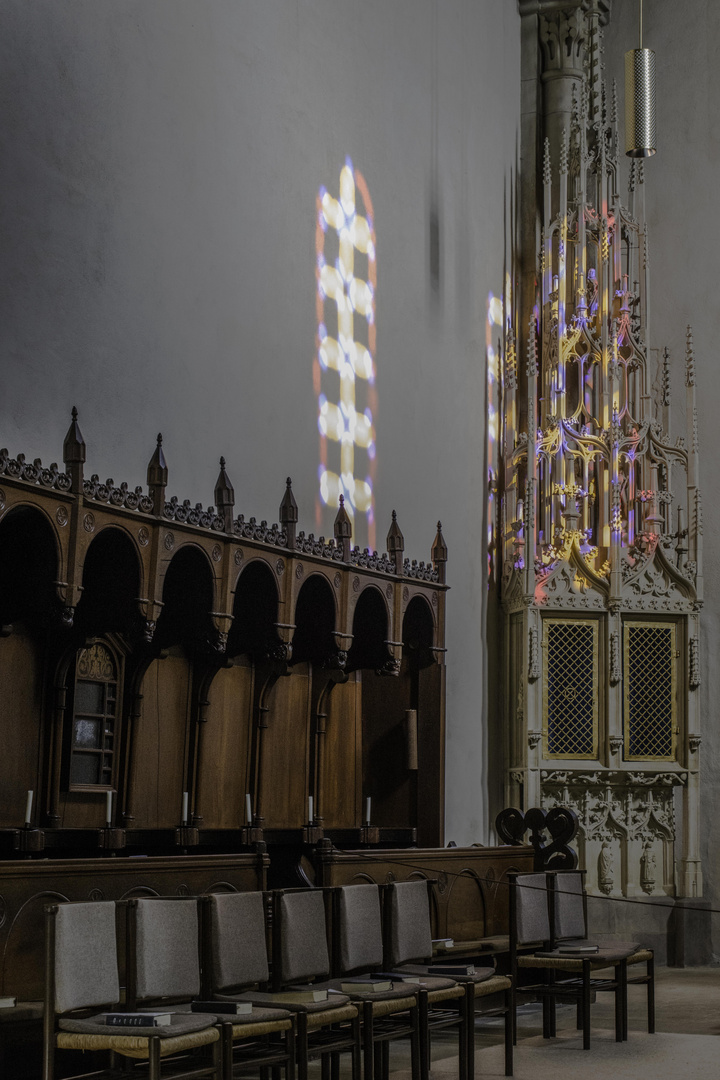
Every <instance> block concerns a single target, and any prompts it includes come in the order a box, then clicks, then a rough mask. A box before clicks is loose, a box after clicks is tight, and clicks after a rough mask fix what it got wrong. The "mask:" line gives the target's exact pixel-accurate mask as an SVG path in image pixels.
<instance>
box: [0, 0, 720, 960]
mask: <svg viewBox="0 0 720 1080" xmlns="http://www.w3.org/2000/svg"><path fill="white" fill-rule="evenodd" d="M719 19H720V13H718V11H717V10H716V5H713V4H711V3H702V4H695V5H693V6H692V9H687V8H683V9H682V10H681V9H680V8H679V7H678V5H676V4H674V3H672V2H671V0H656V3H654V4H653V7H652V12H648V13H647V18H646V43H647V44H648V45H649V46H650V47H652V48H654V49H655V50H656V52H657V57H658V130H659V133H660V139H661V142H660V145H659V149H658V155H657V157H656V158H655V159H653V160H651V161H649V162H647V163H646V165H645V169H646V178H647V183H646V188H647V200H648V212H649V215H648V216H649V226H650V243H651V248H650V252H651V258H652V275H651V278H652V283H653V284H652V288H653V293H652V297H651V318H652V325H651V345H652V348H653V349H654V350H657V352H656V355H657V356H658V358H659V356H660V355H661V352H662V348H663V346H664V345H666V344H667V346H668V348H669V349H670V351H671V355H672V357H673V379H674V382H675V385H676V386H677V387H678V388H680V387H681V386H682V379H683V360H684V340H685V328H686V325H687V323H692V325H693V333H694V338H695V353H696V357H697V368H698V389H699V395H698V403H699V437H700V450H701V461H702V463H703V471H704V478H703V487H704V489H705V492H706V497H705V500H704V512H705V531H706V535H707V536H712V535H714V531H715V529H714V527H716V525H717V522H716V520H715V519H716V515H717V513H718V509H717V501H716V500H715V501H714V500H713V489H714V484H715V481H714V477H713V473H712V462H713V446H712V439H713V434H714V424H713V419H714V416H715V414H716V412H717V408H716V406H718V405H720V402H718V401H717V398H718V396H720V379H719V378H718V376H717V375H716V373H715V372H714V369H713V366H712V360H711V357H712V355H713V352H712V346H713V337H712V314H711V313H712V311H713V298H712V293H711V289H712V285H711V282H712V280H713V279H714V274H713V270H714V266H713V264H712V261H711V260H712V257H713V254H714V247H715V245H714V244H713V237H714V231H713V228H712V226H711V225H710V223H711V222H712V221H713V220H714V218H713V206H712V199H713V193H714V188H713V183H712V178H713V177H715V176H716V175H717V166H718V161H717V158H718V154H719V150H718V139H717V131H716V125H717V121H716V120H715V119H714V117H713V116H712V111H711V104H712V102H713V100H715V99H716V98H717V93H716V91H717V79H718V78H719V77H720V76H718V73H717V64H716V63H715V54H716V51H717V42H718V41H719V40H720V26H718V20H719ZM0 30H1V31H2V33H1V34H0V50H2V68H3V71H4V80H5V90H4V94H3V96H2V104H1V105H0V108H1V109H2V111H3V116H2V122H0V143H1V145H0V189H1V190H2V192H3V198H2V200H1V201H0V230H1V233H2V236H3V253H2V256H1V257H0V274H2V279H3V280H2V290H1V294H2V297H3V302H2V315H1V317H0V342H1V344H0V348H1V349H2V387H3V392H2V395H1V396H0V426H1V429H2V434H0V444H2V445H7V446H8V449H9V450H10V453H11V455H16V454H17V453H25V454H26V456H27V457H28V458H29V459H32V458H34V457H40V458H42V460H43V462H44V463H48V462H50V461H53V460H58V459H59V457H60V448H61V444H62V438H63V434H64V432H65V431H66V429H67V425H68V420H69V412H70V408H71V407H72V406H73V405H77V407H78V409H79V411H80V420H81V425H82V430H83V434H84V436H85V439H86V441H87V443H88V467H87V474H90V473H91V472H97V473H98V474H99V475H100V477H101V479H103V480H104V479H105V477H106V476H113V477H114V478H115V480H116V482H120V481H123V480H124V481H127V482H128V484H129V485H130V486H131V487H133V486H134V485H135V484H139V483H143V482H144V478H145V468H146V464H147V461H148V458H149V456H150V453H151V451H152V449H153V447H154V444H155V435H156V432H157V431H158V430H161V431H162V432H163V436H164V447H165V451H166V456H167V459H168V464H169V467H170V486H169V490H168V493H169V494H176V495H178V497H179V498H180V499H181V500H182V499H184V498H189V499H190V500H191V501H192V502H193V503H195V502H196V501H202V502H203V503H204V504H207V503H209V502H211V501H212V490H213V483H214V480H215V477H216V475H217V463H218V458H219V457H220V455H221V454H222V455H224V456H225V458H226V459H227V463H228V472H229V475H230V476H231V478H232V481H233V484H234V486H235V491H236V503H237V505H236V510H238V511H240V512H243V513H244V514H245V515H246V516H249V515H250V514H253V515H255V516H256V517H257V518H258V519H261V518H267V519H268V520H269V521H274V520H276V519H277V505H278V502H279V500H280V497H281V495H282V492H283V487H284V481H285V477H286V476H287V475H292V477H293V486H294V491H295V495H296V498H297V501H298V504H299V507H300V527H301V528H305V529H306V530H308V531H310V530H313V531H315V532H316V533H324V534H325V535H331V533H332V520H333V517H334V514H335V509H336V507H335V506H332V507H329V508H325V509H324V510H322V511H321V513H320V515H319V518H318V519H317V521H316V501H317V487H318V477H317V470H318V430H317V398H316V393H315V390H314V388H313V380H312V360H313V354H314V352H315V335H316V329H317V318H316V281H315V264H316V248H315V231H316V197H317V194H318V190H319V188H320V187H321V186H322V185H324V186H325V187H326V188H327V189H328V191H329V192H330V193H331V194H333V195H337V192H338V180H339V174H340V170H341V168H342V167H343V165H344V164H345V161H346V158H348V157H349V158H351V159H352V162H353V166H354V168H355V169H356V170H357V171H359V172H360V173H362V175H363V177H364V178H365V180H366V182H367V187H368V190H369V193H370V195H371V198H372V204H373V210H374V215H373V222H374V227H375V232H376V240H377V289H376V294H375V303H376V328H377V356H376V360H377V390H378V406H377V416H376V429H377V462H376V475H375V488H374V493H375V519H376V527H377V539H376V542H375V546H376V547H377V548H378V549H379V550H383V549H384V536H385V532H386V530H387V527H388V525H389V523H390V514H391V511H392V510H393V509H396V510H397V512H398V519H399V521H400V524H401V526H402V529H403V533H404V535H405V548H406V553H408V554H410V555H411V557H413V558H418V559H427V558H428V555H429V550H430V545H431V542H432V538H433V536H434V533H435V523H436V521H437V519H438V518H440V519H441V520H442V522H443V527H444V533H445V536H446V539H447V542H448V546H449V549H450V555H449V564H448V582H449V584H450V586H451V589H452V591H451V592H450V594H449V597H448V608H447V640H446V644H447V649H448V655H447V665H448V673H447V758H446V762H447V795H446V830H445V833H446V840H450V839H452V840H455V841H457V842H458V843H460V844H462V843H472V842H475V841H487V840H488V839H490V838H491V833H490V831H489V824H490V806H489V799H488V788H489V785H491V784H492V773H493V760H492V758H491V756H490V750H491V748H490V747H489V745H488V731H489V730H490V728H491V719H492V718H491V716H490V713H491V712H492V710H491V709H490V708H489V707H488V703H487V701H486V699H485V694H486V690H485V683H486V675H487V668H486V661H485V656H486V652H485V650H486V647H487V644H488V643H487V640H486V636H487V631H486V615H487V610H486V604H487V592H486V564H485V555H484V536H483V533H484V528H485V516H484V515H485V505H484V501H485V494H486V492H485V474H484V456H485V445H486V438H487V431H486V379H487V373H486V340H487V339H486V327H487V317H488V312H487V302H488V295H489V294H490V293H491V292H492V293H493V294H495V295H499V293H500V292H501V290H502V287H503V280H504V275H505V272H506V271H507V270H508V269H509V267H510V261H511V258H510V250H509V244H508V235H509V234H510V232H511V227H510V222H511V217H512V209H513V198H514V195H513V191H514V183H515V179H516V177H515V168H516V161H517V145H518V143H517V140H518V123H519V115H520V19H519V16H518V14H517V12H516V10H515V5H514V4H513V3H507V2H506V0H483V2H482V3H478V2H473V0H436V2H435V3H432V2H431V0H395V2H394V3H393V4H392V5H389V4H387V3H383V2H382V0H369V2H368V3H365V4H363V5H361V6H359V5H357V4H353V3H350V2H349V0H332V2H330V0H302V2H301V3H298V4H296V5H290V4H288V3H286V2H283V0H271V2H267V0H264V2H263V3H262V4H257V3H251V2H241V3H237V2H234V0H213V3H212V4H198V3H197V2H192V0H175V2H174V4H173V10H172V18H170V17H169V16H168V9H167V6H166V5H164V4H162V3H160V2H159V0H130V2H123V3H122V4H118V3H112V2H111V0H94V2H93V3H92V4H91V3H88V2H85V0H65V3H63V4H62V5H57V4H53V3H51V2H50V0H36V2H35V3H34V4H33V5H27V4H25V3H23V2H22V0H6V2H5V3H4V4H3V8H2V12H0ZM635 35H636V5H635V4H634V3H633V2H631V0H614V3H613V13H612V19H611V22H610V25H609V26H608V28H607V30H606V32H605V64H606V68H607V74H608V75H609V76H610V77H612V76H613V75H615V77H616V78H617V79H618V84H619V86H621V87H622V56H623V53H624V51H625V50H626V49H628V48H630V47H632V45H633V44H634V43H635ZM677 399H678V401H679V402H680V407H679V408H678V410H677V423H678V431H682V430H683V429H684V416H683V415H682V394H681V393H680V394H678V395H677ZM361 542H362V541H361ZM364 543H367V540H365V541H364ZM704 572H705V596H706V599H705V608H704V611H703V615H702V623H701V625H702V635H701V659H702V670H703V682H702V686H701V688H700V693H701V695H702V702H703V706H702V715H703V740H704V741H703V748H702V749H703V772H702V792H703V794H702V815H701V816H702V827H703V847H704V850H703V857H704V870H705V884H706V897H707V898H708V899H709V900H710V902H712V901H713V898H714V896H715V895H716V894H717V889H718V887H719V886H718V882H719V881H720V867H719V866H718V861H717V854H716V853H717V850H718V841H719V840H720V836H718V830H719V829H720V826H719V825H718V824H717V820H716V817H715V816H714V815H713V808H714V806H715V804H716V801H717V796H718V794H719V792H718V785H719V784H720V736H718V734H717V730H716V725H715V724H714V711H713V703H714V700H715V697H716V696H717V695H716V693H715V689H716V686H717V675H716V670H715V668H714V664H713V657H714V656H715V655H716V654H717V652H718V646H720V640H719V638H720V625H719V621H718V601H717V593H718V590H717V585H718V575H719V573H720V566H719V563H718V558H717V555H716V553H715V552H714V549H713V546H712V545H711V544H706V547H705V571H704ZM493 633H494V628H493V623H492V620H491V623H490V629H489V636H490V638H491V639H492V637H493ZM661 932H662V928H660V929H658V933H661ZM713 946H714V951H715V952H716V953H717V952H718V951H719V947H718V944H717V930H716V937H715V941H714V943H713Z"/></svg>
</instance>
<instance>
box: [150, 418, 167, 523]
mask: <svg viewBox="0 0 720 1080" xmlns="http://www.w3.org/2000/svg"><path fill="white" fill-rule="evenodd" d="M167 482H168V467H167V462H166V461H165V454H164V453H163V448H162V435H160V434H158V437H157V446H156V447H155V453H154V454H153V456H152V457H151V458H150V464H149V465H148V470H147V485H148V490H149V492H150V497H151V499H152V500H153V513H154V514H157V515H158V516H160V515H162V512H163V510H164V508H165V488H166V487H167Z"/></svg>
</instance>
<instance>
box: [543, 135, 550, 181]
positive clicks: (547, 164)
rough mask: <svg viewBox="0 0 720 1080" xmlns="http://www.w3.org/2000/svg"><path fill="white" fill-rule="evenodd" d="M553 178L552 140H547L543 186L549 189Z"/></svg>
mask: <svg viewBox="0 0 720 1080" xmlns="http://www.w3.org/2000/svg"><path fill="white" fill-rule="evenodd" d="M551 178H552V171H551V168H550V140H549V139H547V138H546V139H545V151H544V153H543V184H545V186H546V187H547V186H548V185H549V183H550V180H551Z"/></svg>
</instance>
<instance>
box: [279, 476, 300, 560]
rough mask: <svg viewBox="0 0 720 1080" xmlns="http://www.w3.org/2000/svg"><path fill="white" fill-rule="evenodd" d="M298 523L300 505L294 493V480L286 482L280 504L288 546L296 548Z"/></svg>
mask: <svg viewBox="0 0 720 1080" xmlns="http://www.w3.org/2000/svg"><path fill="white" fill-rule="evenodd" d="M297 522H298V504H297V503H296V502H295V496H294V495H293V491H292V478H291V477H289V476H288V478H287V480H286V481H285V494H284V495H283V497H282V502H281V503H280V524H281V525H282V527H283V528H284V530H285V533H286V535H287V546H288V547H289V548H294V547H295V526H296V525H297Z"/></svg>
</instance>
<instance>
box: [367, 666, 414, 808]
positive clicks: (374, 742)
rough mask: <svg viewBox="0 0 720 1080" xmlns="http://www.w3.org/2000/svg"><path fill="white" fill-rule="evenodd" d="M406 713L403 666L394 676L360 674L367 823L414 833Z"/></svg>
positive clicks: (407, 691)
mask: <svg viewBox="0 0 720 1080" xmlns="http://www.w3.org/2000/svg"><path fill="white" fill-rule="evenodd" d="M409 708H411V702H410V674H409V670H408V665H407V663H406V661H403V664H402V669H401V673H400V675H399V676H397V677H392V676H383V675H376V674H375V672H374V671H363V673H362V732H363V735H362V737H363V758H362V760H363V798H367V796H368V795H369V796H370V797H371V798H372V824H373V825H379V826H380V827H386V828H390V827H395V828H414V826H415V823H416V822H415V817H416V807H415V784H416V777H415V773H414V772H410V771H409V770H408V768H407V738H406V732H405V710H406V709H409ZM363 814H364V809H363Z"/></svg>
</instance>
